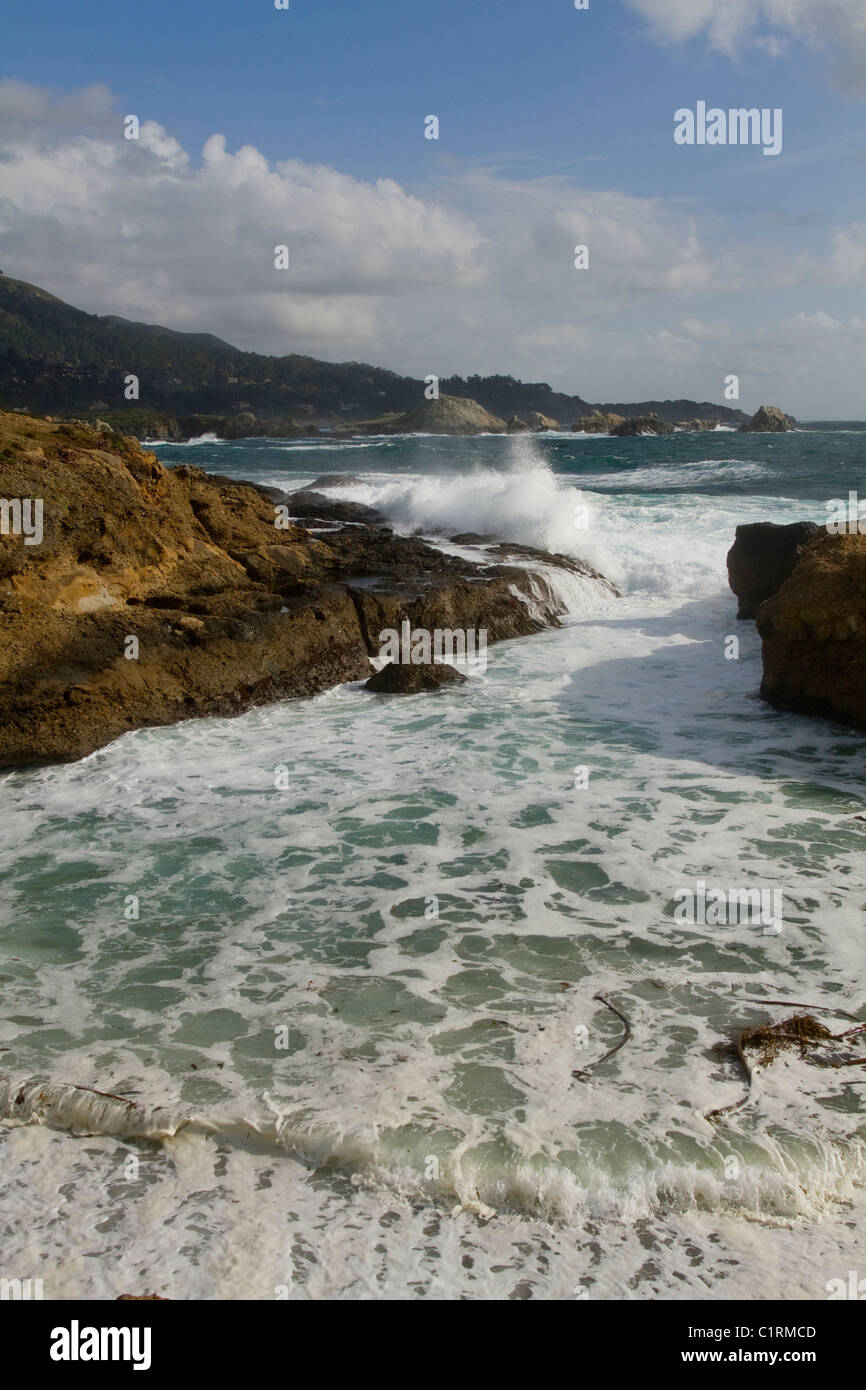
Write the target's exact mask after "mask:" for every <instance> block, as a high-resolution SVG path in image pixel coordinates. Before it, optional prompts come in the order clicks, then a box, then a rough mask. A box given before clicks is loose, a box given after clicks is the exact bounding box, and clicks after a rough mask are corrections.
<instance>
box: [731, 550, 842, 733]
mask: <svg viewBox="0 0 866 1390" xmlns="http://www.w3.org/2000/svg"><path fill="white" fill-rule="evenodd" d="M757 627H758V632H759V633H760V635H761V639H762V642H763V659H764V675H763V681H762V684H761V694H762V695H763V697H764V699H766V700H768V701H769V702H770V703H771V704H773V705H776V706H777V707H779V708H781V709H788V710H795V711H797V712H798V713H800V714H811V715H819V716H821V717H823V718H827V719H835V720H838V721H839V722H840V723H844V724H848V725H853V726H854V727H856V728H859V729H866V536H861V535H839V536H833V535H828V534H827V533H826V531H822V532H819V534H818V535H817V536H816V537H815V539H814V540H812V541H811V542H810V543H809V544H808V545H807V546H806V547H805V549H804V550H803V551H802V552H801V554H800V555H799V557H798V559H797V562H796V564H795V565H794V568H793V569H792V571H791V573H790V575H789V576H788V578H787V579H786V580H785V581H784V583H783V584H782V585H781V587H780V589H779V591H778V592H777V593H776V594H774V595H773V596H772V597H771V598H768V599H767V600H766V601H765V602H764V603H762V604H761V607H760V609H759V611H758V618H757Z"/></svg>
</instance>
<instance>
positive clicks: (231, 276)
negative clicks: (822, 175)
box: [0, 83, 866, 415]
mask: <svg viewBox="0 0 866 1390" xmlns="http://www.w3.org/2000/svg"><path fill="white" fill-rule="evenodd" d="M0 161H2V164H0V167H2V172H3V181H2V196H0V244H2V247H3V256H2V261H0V264H2V266H3V268H4V270H5V271H6V272H7V274H10V275H14V276H18V277H20V278H22V279H25V280H31V281H33V282H34V283H36V284H39V285H42V286H43V287H44V288H46V289H48V290H50V291H51V292H52V293H54V294H57V295H58V296H60V297H61V298H63V299H65V300H67V302H69V303H72V304H75V305H78V306H79V307H82V308H86V309H88V310H90V311H91V312H95V313H111V314H120V315H123V316H125V317H128V318H134V319H143V320H145V321H147V322H152V323H163V324H165V325H167V326H169V327H173V328H179V329H189V330H196V331H209V332H212V333H216V334H218V335H219V336H221V337H223V338H226V339H227V340H228V341H229V342H232V343H235V344H236V345H237V346H239V347H243V348H248V349H255V350H257V351H260V352H275V353H286V352H301V353H309V354H311V355H314V356H320V357H325V358H329V359H341V358H342V359H345V358H346V357H353V358H356V359H361V360H366V361H371V362H375V363H377V364H380V365H383V366H389V367H392V368H393V369H394V370H397V371H402V372H407V373H411V374H413V375H415V376H424V375H426V374H427V373H428V372H433V373H436V374H437V375H446V374H449V373H451V372H455V371H457V372H462V373H464V374H466V373H470V372H481V373H489V372H513V373H514V374H515V375H519V376H522V377H523V378H524V379H526V380H536V381H537V380H548V381H550V382H551V383H552V384H553V385H554V386H555V387H556V388H557V389H560V390H567V391H570V392H575V393H577V392H579V393H581V394H583V395H584V396H585V397H586V398H588V399H607V400H614V399H641V398H645V397H654V396H667V395H675V396H680V395H689V396H695V397H697V398H699V399H704V398H706V399H716V400H718V399H720V398H721V392H722V383H723V380H724V376H725V375H726V374H727V373H728V372H731V371H737V372H739V373H740V374H741V375H743V377H744V400H745V397H746V395H747V393H748V389H749V388H748V387H747V386H746V385H745V379H746V378H747V377H748V376H749V375H750V374H751V376H752V379H753V380H755V381H756V382H757V383H758V384H757V385H756V386H755V388H754V389H755V394H756V396H758V397H759V398H767V399H777V400H778V401H779V403H780V404H782V405H783V406H785V407H786V408H788V409H791V410H793V411H794V413H798V405H799V403H798V401H797V400H796V399H794V400H792V399H791V398H790V396H789V393H788V387H787V378H786V375H785V372H786V363H790V362H791V361H792V360H793V359H792V357H791V353H792V351H793V350H794V347H796V350H797V352H798V353H800V354H801V355H802V353H803V351H804V349H803V347H802V345H801V337H802V335H803V334H804V333H805V334H806V335H807V336H808V334H809V332H812V333H813V335H814V337H815V339H816V340H820V341H821V342H822V343H823V344H824V361H823V364H822V365H821V367H820V374H821V380H822V381H823V384H824V385H823V389H824V390H825V401H826V403H825V404H822V405H821V406H820V412H821V413H825V414H828V415H829V414H833V413H835V412H836V410H841V413H843V414H855V413H857V411H856V409H855V408H854V397H853V395H852V396H851V399H850V401H849V403H848V405H847V406H844V407H843V406H842V403H841V401H837V400H836V398H837V397H838V395H839V389H841V388H840V383H844V384H845V385H844V390H845V391H848V390H850V391H852V392H853V391H854V390H855V386H854V383H853V378H852V375H851V366H850V362H849V361H848V360H847V359H846V357H845V354H846V353H847V354H850V353H851V352H852V351H854V346H853V345H854V344H858V343H859V338H858V333H859V329H857V328H856V326H855V327H853V328H852V327H851V326H850V325H848V326H846V325H844V324H842V326H841V328H840V329H839V331H838V332H837V333H836V334H835V335H831V334H828V332H827V331H826V330H825V329H824V328H823V326H822V323H821V321H820V320H819V319H815V320H814V322H812V323H811V324H810V322H809V321H808V320H807V321H806V324H805V327H803V325H802V324H801V323H800V321H799V320H797V321H794V320H790V319H789V320H786V321H785V322H784V323H783V324H779V323H778V322H777V323H775V324H774V323H773V320H772V317H771V314H770V310H769V309H767V310H766V312H764V311H763V310H756V308H755V305H756V303H761V304H763V305H768V304H770V303H774V304H775V313H776V315H777V316H778V315H779V314H780V313H786V314H788V315H790V309H791V303H792V296H791V292H792V290H793V289H794V288H795V287H796V288H798V289H799V290H800V291H801V292H802V293H801V297H800V298H799V301H796V300H795V301H794V303H795V304H797V303H798V302H799V304H808V306H809V308H810V310H812V311H815V310H816V309H817V308H819V307H820V306H819V305H817V304H816V302H815V298H816V292H818V293H820V291H821V289H822V287H824V288H825V289H826V292H827V294H828V295H831V296H836V297H837V298H838V296H839V294H840V289H839V287H843V286H849V285H855V284H859V285H863V284H864V282H866V227H864V225H863V224H862V223H857V224H852V225H850V226H839V227H837V228H835V229H833V231H832V233H831V235H830V237H829V238H828V241H827V245H826V247H825V249H824V254H823V256H822V255H819V253H818V250H817V249H815V250H813V251H812V252H811V253H807V252H806V251H804V250H803V249H798V250H793V249H792V248H791V247H789V246H786V247H785V248H784V251H782V250H781V249H780V247H779V245H777V244H776V243H774V242H773V241H772V240H762V241H759V240H756V239H755V238H752V239H751V240H748V241H746V240H744V233H743V230H742V229H741V228H739V227H738V224H737V221H736V219H735V218H734V217H733V216H732V218H731V219H729V220H726V218H725V216H724V213H723V212H721V213H720V211H719V209H718V208H715V207H706V206H704V205H702V204H699V203H695V202H690V201H685V200H681V199H663V198H638V197H632V196H629V195H627V194H625V193H622V192H619V191H616V190H613V189H603V188H602V189H597V188H578V187H575V186H574V184H572V183H570V182H569V181H568V180H566V179H564V178H561V177H557V178H537V179H533V180H529V181H523V182H521V181H518V180H514V179H507V178H505V177H502V176H497V175H496V174H494V173H492V172H491V171H489V170H478V169H475V170H472V171H468V172H464V173H455V174H452V175H451V176H450V177H448V178H445V179H443V180H442V181H441V182H440V183H439V184H438V185H437V187H436V193H435V196H423V197H422V196H419V195H418V194H416V193H411V192H408V191H407V190H405V189H404V188H402V187H401V186H400V185H399V184H397V183H396V182H394V181H393V180H391V179H380V180H378V181H375V182H368V181H364V180H360V179H356V178H353V177H351V176H349V175H347V174H344V173H341V172H339V171H338V170H336V169H333V168H330V167H328V166H324V165H309V164H305V163H303V162H302V161H299V160H286V161H285V162H282V163H280V164H277V165H273V164H270V163H269V162H268V160H267V159H266V158H265V156H264V155H263V154H262V153H261V152H260V151H259V150H257V149H255V148H253V147H252V146H249V145H248V146H244V147H242V148H241V149H239V150H237V151H235V152H232V151H230V150H229V149H228V148H227V146H226V141H225V139H224V137H223V136H222V135H218V134H216V135H213V136H211V137H210V139H209V140H208V141H207V142H206V144H205V146H204V150H203V152H202V157H201V158H200V159H194V158H191V157H190V156H189V155H188V153H187V152H186V151H185V150H184V149H183V148H182V147H181V146H180V144H179V143H178V142H177V140H175V139H174V138H173V137H172V136H171V135H170V134H169V133H168V132H166V131H165V130H164V129H163V128H162V126H160V125H158V124H157V123H156V122H153V121H144V122H143V123H142V125H141V138H140V139H139V140H138V141H133V140H125V139H124V138H123V121H122V115H121V114H117V113H113V112H112V110H111V100H110V94H107V93H106V92H105V91H104V89H102V88H88V89H86V91H84V92H79V93H72V94H70V95H68V96H62V97H54V96H52V95H51V94H46V93H44V92H41V91H39V90H37V89H29V88H27V87H26V86H25V84H22V83H12V84H10V83H0ZM818 234H819V233H816V235H818ZM279 244H286V245H288V246H289V248H290V255H291V269H290V270H289V271H286V272H283V271H277V270H275V269H274V247H275V246H277V245H279ZM579 244H586V245H587V246H588V247H589V249H590V269H589V270H588V271H584V270H578V269H576V268H575V266H574V248H575V246H577V245H579ZM805 295H808V296H809V297H808V298H804V297H803V296H805ZM773 296H775V299H773ZM825 308H826V311H827V312H828V313H829V311H830V310H831V309H837V308H838V305H837V304H836V303H835V302H833V303H831V302H830V301H829V300H828V302H827V304H826V306H825ZM756 315H760V316H761V317H759V318H758V323H759V325H760V327H759V330H756V329H755V328H754V324H755V321H756ZM765 325H766V326H765ZM789 339H790V341H788V340H789ZM772 344H775V346H774V347H773V346H771V345H772ZM857 350H858V351H859V350H860V349H859V347H858V348H857ZM861 357H862V353H861ZM722 359H724V360H722ZM797 360H799V359H797ZM773 363H776V364H777V365H776V366H775V367H773V365H772V364H773ZM768 374H770V376H771V377H772V378H774V380H775V387H774V388H773V387H772V381H771V384H770V385H768V384H767V376H768ZM856 390H857V400H858V402H859V387H857V388H856ZM747 403H748V402H747ZM759 403H760V399H758V400H756V401H755V405H757V404H759ZM858 408H859V407H858ZM799 413H802V410H800V411H799Z"/></svg>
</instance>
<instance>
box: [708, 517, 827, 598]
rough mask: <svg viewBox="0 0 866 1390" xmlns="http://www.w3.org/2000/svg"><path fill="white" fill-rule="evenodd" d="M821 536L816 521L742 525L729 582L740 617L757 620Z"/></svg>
mask: <svg viewBox="0 0 866 1390" xmlns="http://www.w3.org/2000/svg"><path fill="white" fill-rule="evenodd" d="M818 533H819V528H818V526H817V525H816V524H815V523H814V522H812V521H795V522H793V523H792V524H791V525H790V526H778V525H776V523H775V522H772V521H757V522H753V523H751V524H750V525H747V526H738V527H737V530H736V536H735V539H734V544H733V545H732V546H731V549H730V550H729V551H728V583H729V584H730V586H731V588H732V589H733V591H734V593H735V594H736V596H737V598H738V600H739V604H740V607H739V612H738V613H737V617H738V618H754V617H756V616H757V612H758V609H759V607H760V606H761V604H762V603H763V602H764V600H765V599H768V598H771V597H772V595H773V594H775V593H777V592H778V590H779V589H780V588H781V587H782V585H783V584H784V582H785V580H786V579H787V578H788V575H789V574H790V573H791V571H792V570H793V568H794V566H795V564H796V563H797V560H798V558H799V556H800V553H801V551H802V549H803V546H805V545H808V544H809V542H810V541H811V540H814V538H815V536H817V535H818Z"/></svg>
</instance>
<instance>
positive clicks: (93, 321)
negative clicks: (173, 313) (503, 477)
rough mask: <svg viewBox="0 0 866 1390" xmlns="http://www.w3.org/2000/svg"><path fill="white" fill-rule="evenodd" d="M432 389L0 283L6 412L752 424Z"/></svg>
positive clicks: (403, 426)
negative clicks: (93, 310) (91, 310)
mask: <svg viewBox="0 0 866 1390" xmlns="http://www.w3.org/2000/svg"><path fill="white" fill-rule="evenodd" d="M430 382H431V379H430V378H428V379H427V380H426V381H423V380H421V379H419V378H414V377H409V376H400V375H398V373H396V372H392V371H388V370H386V369H385V368H383V367H374V366H370V365H368V364H367V363H363V362H323V361H320V360H318V359H317V358H314V357H306V356H302V355H299V354H296V353H291V354H289V355H287V356H285V357H269V356H265V355H263V354H260V353H255V352H243V351H241V350H240V349H239V348H235V347H232V345H231V344H230V343H226V342H224V341H223V340H222V339H220V338H217V337H214V336H213V335H212V334H210V333H179V332H176V331H175V330H173V329H169V328H161V327H159V326H158V325H153V324H145V323H133V322H131V321H129V320H127V319H123V318H117V317H114V316H112V315H97V314H88V313H85V312H84V311H83V310H81V309H75V308H73V307H72V306H71V305H69V304H65V303H64V302H63V301H62V300H60V299H57V298H56V297H55V296H54V295H51V294H49V293H48V292H47V291H46V290H43V289H40V288H39V287H38V286H36V285H30V284H27V283H26V282H25V281H23V280H15V279H12V278H11V277H9V276H6V275H2V274H0V407H2V408H4V409H6V410H26V411H34V412H37V413H40V414H46V415H52V416H57V417H60V418H63V419H70V418H81V419H84V420H88V421H96V420H97V419H101V420H105V421H106V422H107V423H109V424H110V425H111V426H112V427H113V428H114V429H116V430H119V431H121V432H122V433H124V434H129V435H135V436H137V437H138V438H142V439H144V438H155V437H159V438H167V439H185V438H190V437H195V436H198V435H201V434H205V433H208V432H212V433H214V434H217V435H218V436H219V437H220V438H223V439H231V438H249V437H255V436H262V437H272V438H291V437H293V436H303V435H316V434H318V433H321V432H322V431H328V432H333V433H336V434H341V435H343V434H355V433H360V434H364V433H385V434H388V433H404V432H410V433H411V432H413V431H417V432H420V433H443V434H477V433H488V432H489V433H505V432H511V433H515V432H525V431H528V432H534V431H538V430H544V429H560V428H561V429H566V430H568V429H577V430H584V431H586V432H588V433H621V434H640V433H666V432H667V429H666V427H670V428H671V429H673V428H681V429H682V428H685V429H713V428H715V427H717V426H719V425H727V426H730V427H734V428H739V427H740V426H743V425H746V424H747V423H748V420H749V417H748V416H747V415H746V414H745V413H744V412H743V411H741V410H738V409H735V408H733V407H731V406H727V405H715V404H713V403H712V402H709V401H691V400H664V401H635V402H615V401H614V402H603V403H592V402H589V401H586V400H584V399H583V397H582V396H579V395H568V394H566V393H564V392H559V391H554V390H553V388H552V387H550V386H549V385H547V383H546V382H523V381H519V380H517V379H515V378H514V377H511V376H486V377H482V376H470V377H467V378H464V377H460V376H451V377H447V378H446V377H442V378H440V379H439V380H438V381H436V383H435V388H434V387H431V385H430ZM431 391H435V396H433V398H431V396H430V393H431ZM780 413H781V412H780ZM407 422H408V423H407Z"/></svg>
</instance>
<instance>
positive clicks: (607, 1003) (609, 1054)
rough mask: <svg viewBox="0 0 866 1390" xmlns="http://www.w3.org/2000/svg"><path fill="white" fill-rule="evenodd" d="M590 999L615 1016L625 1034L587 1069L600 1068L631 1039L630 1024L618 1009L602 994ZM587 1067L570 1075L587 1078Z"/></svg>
mask: <svg viewBox="0 0 866 1390" xmlns="http://www.w3.org/2000/svg"><path fill="white" fill-rule="evenodd" d="M592 997H593V999H597V1000H598V1001H599V1003H600V1004H604V1006H605V1008H606V1009H610V1011H611V1013H612V1014H616V1016H617V1018H618V1019H619V1021H620V1023H621V1024H622V1025H623V1026H624V1028H625V1032H624V1033H623V1035H622V1037H621V1038H620V1040H619V1042H618V1043H617V1044H616V1046H615V1047H612V1048H611V1049H610V1050H609V1051H608V1052H606V1053H605V1054H604V1056H603V1057H599V1059H598V1061H597V1062H590V1063H589V1067H600V1066H601V1064H602V1062H606V1061H607V1059H608V1057H612V1056H613V1055H614V1053H615V1052H619V1050H620V1048H621V1047H625V1045H626V1043H627V1042H628V1040H629V1038H630V1037H631V1024H630V1023H629V1021H628V1019H627V1018H626V1016H625V1014H621V1013H620V1011H619V1009H617V1008H615V1007H614V1005H613V1004H611V1003H610V1001H609V1000H607V999H605V997H604V995H603V994H594V995H593V996H592ZM589 1067H587V1068H586V1070H585V1071H573V1072H572V1073H571V1074H572V1076H580V1077H586V1076H589Z"/></svg>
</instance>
